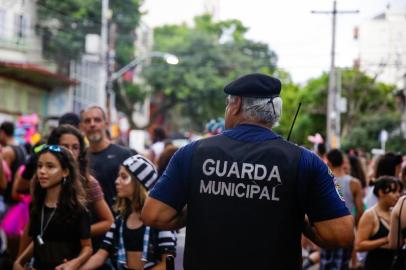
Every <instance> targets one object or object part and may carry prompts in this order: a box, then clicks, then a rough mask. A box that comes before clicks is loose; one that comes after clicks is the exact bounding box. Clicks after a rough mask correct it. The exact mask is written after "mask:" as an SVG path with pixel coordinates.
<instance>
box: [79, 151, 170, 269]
mask: <svg viewBox="0 0 406 270" xmlns="http://www.w3.org/2000/svg"><path fill="white" fill-rule="evenodd" d="M157 178H158V177H157V171H156V169H155V166H154V165H153V164H152V162H151V161H149V160H147V159H146V158H144V157H143V156H141V155H135V156H132V157H130V158H128V159H126V160H125V161H124V162H123V163H122V165H121V166H120V170H119V174H118V177H117V179H116V189H117V197H118V199H117V204H116V210H117V212H118V213H119V214H118V216H117V218H116V221H115V223H113V225H112V226H111V228H110V231H109V232H108V233H107V234H106V236H105V237H104V240H103V244H102V246H101V248H100V249H99V250H98V251H97V252H96V253H95V254H94V255H93V256H92V257H91V258H90V259H89V260H88V261H87V262H86V263H85V265H83V266H82V267H81V268H80V269H81V270H89V269H97V268H98V267H99V266H100V265H102V264H103V263H104V261H105V260H106V259H107V258H108V257H109V255H110V258H111V259H112V261H113V263H114V265H115V266H116V269H132V270H141V269H154V270H158V269H165V263H166V256H168V255H174V254H175V253H176V236H175V234H174V233H173V232H171V231H159V230H156V229H153V228H149V227H146V226H145V225H144V224H143V223H142V221H141V219H140V215H141V209H142V207H143V206H144V202H145V199H146V197H147V191H148V190H149V189H150V188H151V187H152V186H153V185H154V184H155V181H156V180H157Z"/></svg>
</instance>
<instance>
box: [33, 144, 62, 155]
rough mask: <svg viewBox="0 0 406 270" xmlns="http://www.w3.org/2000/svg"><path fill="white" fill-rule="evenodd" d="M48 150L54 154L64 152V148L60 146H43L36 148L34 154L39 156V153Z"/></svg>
mask: <svg viewBox="0 0 406 270" xmlns="http://www.w3.org/2000/svg"><path fill="white" fill-rule="evenodd" d="M46 150H48V151H51V152H54V153H60V152H62V148H61V147H60V146H59V145H54V144H51V145H48V144H41V145H38V146H37V147H35V148H34V153H36V154H38V153H40V152H43V151H46Z"/></svg>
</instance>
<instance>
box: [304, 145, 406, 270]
mask: <svg viewBox="0 0 406 270" xmlns="http://www.w3.org/2000/svg"><path fill="white" fill-rule="evenodd" d="M319 149H323V150H324V149H325V148H324V147H323V146H320V147H319ZM323 150H322V151H321V152H319V155H320V158H321V159H323V160H324V161H325V162H326V163H327V164H328V166H329V167H330V168H331V170H332V173H333V174H334V175H335V180H336V183H337V184H338V185H339V186H340V191H341V194H340V195H341V196H342V197H343V199H344V200H345V204H346V206H347V208H348V209H349V211H350V213H351V215H352V216H353V217H354V220H355V232H356V233H355V234H356V237H355V241H354V243H353V245H351V246H349V247H347V248H338V249H337V248H335V249H324V248H319V247H317V246H316V245H314V244H312V243H309V242H308V241H306V240H305V239H304V241H303V249H304V254H305V255H306V256H305V258H304V261H303V268H304V269H311V268H312V267H313V268H312V269H366V270H369V269H392V268H391V266H392V263H393V261H394V256H395V254H396V249H398V248H400V247H402V246H403V238H404V237H402V236H400V239H402V240H401V241H400V240H398V239H397V238H396V237H398V235H399V233H398V232H397V229H398V220H399V215H400V214H399V213H400V211H399V208H400V207H401V205H402V204H403V198H402V199H401V200H399V198H400V197H401V196H402V194H404V186H405V184H406V182H405V180H406V178H405V177H406V175H405V173H406V161H404V157H402V156H401V155H400V154H396V153H392V152H387V153H385V154H383V155H379V156H375V157H372V158H369V159H368V157H367V156H366V154H365V153H363V152H362V151H357V150H350V151H348V153H343V152H342V151H340V150H338V149H332V150H330V151H328V152H327V153H325V152H324V151H323ZM395 206H396V207H395ZM403 215H404V216H405V217H406V214H405V213H403ZM391 216H392V217H391ZM402 224H405V223H402ZM390 235H391V236H390ZM315 264H318V265H319V268H315V266H314V265H315Z"/></svg>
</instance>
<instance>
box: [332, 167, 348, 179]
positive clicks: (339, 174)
mask: <svg viewBox="0 0 406 270" xmlns="http://www.w3.org/2000/svg"><path fill="white" fill-rule="evenodd" d="M331 171H332V172H333V174H334V176H335V177H343V176H345V175H346V173H345V172H344V170H343V168H342V167H337V168H332V169H331Z"/></svg>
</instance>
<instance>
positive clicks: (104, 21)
mask: <svg viewBox="0 0 406 270" xmlns="http://www.w3.org/2000/svg"><path fill="white" fill-rule="evenodd" d="M108 21H109V0H102V10H101V27H102V28H101V34H100V36H101V46H100V47H101V48H100V51H101V56H100V59H101V62H102V65H103V71H104V72H103V91H104V94H105V97H106V98H105V106H106V109H107V110H109V106H110V93H109V91H108V86H107V84H108V82H109V75H108V70H109V62H108V59H107V52H108V47H109V46H108V35H109V33H108V28H109V22H108ZM108 120H109V117H108Z"/></svg>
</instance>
